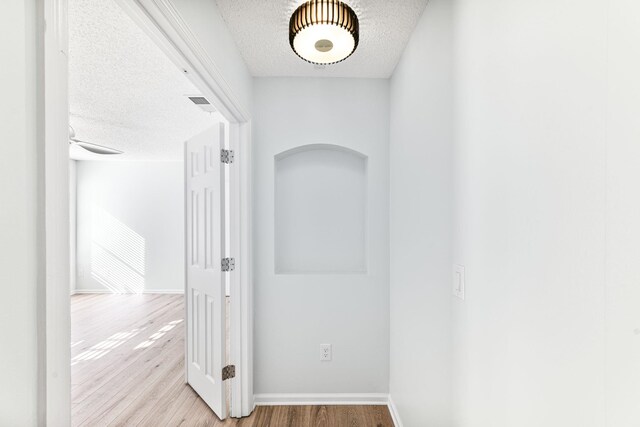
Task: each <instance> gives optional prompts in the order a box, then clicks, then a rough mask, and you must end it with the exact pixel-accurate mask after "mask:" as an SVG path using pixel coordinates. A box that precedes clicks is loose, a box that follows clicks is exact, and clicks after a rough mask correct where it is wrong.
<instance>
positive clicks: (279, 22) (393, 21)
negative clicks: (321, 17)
mask: <svg viewBox="0 0 640 427" xmlns="http://www.w3.org/2000/svg"><path fill="white" fill-rule="evenodd" d="M216 1H217V3H218V7H219V9H220V12H221V13H222V16H223V18H224V20H225V21H226V23H227V26H228V27H229V30H230V31H231V34H232V35H233V37H234V39H235V41H236V44H237V45H238V48H239V49H240V52H241V53H242V56H243V57H244V60H245V62H246V63H247V65H248V67H249V70H250V71H251V74H253V75H254V76H314V77H319V76H326V77H382V78H386V77H390V76H391V74H392V73H393V70H394V68H395V66H396V64H397V63H398V60H399V59H400V56H401V55H402V52H403V50H404V47H405V45H406V44H407V41H408V40H409V37H410V36H411V32H412V31H413V29H414V27H415V25H416V23H417V22H418V19H419V18H420V15H421V14H422V12H423V11H424V8H425V6H426V4H427V1H428V0H347V1H346V3H347V4H349V6H351V7H352V8H353V10H354V11H355V12H356V14H357V15H358V19H359V21H360V44H359V46H358V49H357V50H356V51H355V53H354V54H353V55H352V56H351V57H350V58H348V59H347V60H346V61H344V62H341V63H338V64H334V65H327V66H326V67H325V68H324V69H316V68H315V67H314V66H313V65H312V64H309V63H307V62H305V61H303V60H302V59H300V58H298V57H297V56H296V54H295V53H294V52H293V51H292V50H291V47H290V46H289V18H290V17H291V14H292V13H293V11H294V10H295V9H296V7H298V6H299V5H300V4H302V3H304V0H297V1H296V0H272V1H264V0H216Z"/></svg>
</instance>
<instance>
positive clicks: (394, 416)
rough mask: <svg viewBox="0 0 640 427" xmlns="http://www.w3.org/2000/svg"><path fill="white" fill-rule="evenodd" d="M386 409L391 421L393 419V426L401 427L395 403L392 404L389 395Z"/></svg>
mask: <svg viewBox="0 0 640 427" xmlns="http://www.w3.org/2000/svg"><path fill="white" fill-rule="evenodd" d="M387 407H388V408H389V413H390V414H391V419H393V425H394V426H396V427H402V420H401V419H400V414H399V413H398V408H396V405H395V403H393V399H392V398H391V395H389V404H388V405H387Z"/></svg>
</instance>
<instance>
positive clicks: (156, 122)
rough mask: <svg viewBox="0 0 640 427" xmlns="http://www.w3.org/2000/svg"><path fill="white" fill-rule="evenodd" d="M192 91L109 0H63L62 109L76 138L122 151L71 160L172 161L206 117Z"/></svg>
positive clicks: (81, 154)
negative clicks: (65, 92) (65, 105)
mask: <svg viewBox="0 0 640 427" xmlns="http://www.w3.org/2000/svg"><path fill="white" fill-rule="evenodd" d="M197 94H198V90H197V89H196V88H195V87H194V85H193V84H192V83H191V82H190V81H189V80H188V79H187V78H186V77H185V76H184V75H182V71H181V70H179V69H178V68H177V67H176V66H175V65H174V64H173V63H172V62H171V61H170V60H169V59H168V58H167V57H166V55H165V54H164V53H163V52H162V51H161V50H160V49H159V48H158V47H157V46H156V45H155V44H154V43H153V42H152V41H151V39H149V37H148V36H147V35H146V34H145V33H144V32H143V31H142V30H141V29H140V28H139V27H138V26H137V25H136V24H135V23H134V22H133V21H132V20H131V19H130V18H129V17H128V16H127V15H126V14H125V13H124V12H123V11H122V10H121V9H120V7H119V6H118V5H117V4H116V3H115V1H114V0H69V104H70V105H69V109H70V123H71V126H73V128H74V129H75V131H76V138H77V139H80V140H83V141H88V142H92V143H95V144H100V145H105V146H109V147H113V148H116V149H119V150H122V151H124V152H125V154H122V155H118V156H98V155H95V154H90V153H88V152H86V151H85V150H83V149H81V148H78V147H75V148H74V149H73V150H72V151H71V154H72V157H73V158H77V159H100V160H105V159H110V160H115V159H118V160H179V159H181V158H182V153H183V144H182V143H183V142H184V141H185V140H187V139H189V138H190V137H192V136H194V135H196V134H198V133H200V132H201V131H203V130H204V129H206V128H207V127H209V126H211V123H212V121H213V118H212V117H211V115H210V114H209V113H206V112H203V111H202V110H201V109H199V108H198V107H196V106H195V105H194V104H193V103H192V102H191V101H190V100H189V99H187V98H186V96H185V95H197Z"/></svg>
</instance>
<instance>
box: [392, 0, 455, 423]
mask: <svg viewBox="0 0 640 427" xmlns="http://www.w3.org/2000/svg"><path fill="white" fill-rule="evenodd" d="M451 34H452V30H451V2H450V1H447V0H431V1H430V2H429V4H428V5H427V7H426V9H425V12H424V14H423V16H422V18H421V19H420V21H419V23H418V25H417V27H416V29H415V31H414V33H413V36H412V38H411V40H410V42H409V44H408V45H407V47H406V50H405V52H404V53H403V56H402V58H401V60H400V63H399V64H398V66H397V68H396V70H395V72H394V74H393V77H392V79H391V140H390V146H391V150H390V151H391V156H390V159H391V161H390V168H391V202H390V210H391V220H390V227H391V228H390V230H391V285H390V286H391V379H390V394H391V398H392V399H393V401H394V404H395V405H396V407H397V409H398V411H399V413H400V416H401V419H402V422H403V423H404V425H405V426H408V427H411V426H416V427H417V426H448V425H451V418H450V408H451V402H450V400H451V302H450V301H451V298H450V294H451V293H450V282H451V224H452V219H451V216H452V211H451V208H452V200H453V199H452V192H451V189H452V185H451V177H452V173H451V166H452V158H451V156H452V144H451V129H452V117H451V96H452V79H451V71H452V69H451V47H452V44H451Z"/></svg>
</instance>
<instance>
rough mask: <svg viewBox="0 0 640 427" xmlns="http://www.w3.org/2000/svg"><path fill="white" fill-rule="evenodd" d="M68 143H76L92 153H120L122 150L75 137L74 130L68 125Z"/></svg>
mask: <svg viewBox="0 0 640 427" xmlns="http://www.w3.org/2000/svg"><path fill="white" fill-rule="evenodd" d="M69 145H77V146H79V147H82V148H84V149H85V150H87V151H90V152H92V153H94V154H122V153H123V151H120V150H116V149H115V148H109V147H105V146H103V145H98V144H93V143H91V142H86V141H81V140H79V139H76V131H75V130H74V129H73V128H72V127H71V126H69Z"/></svg>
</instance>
